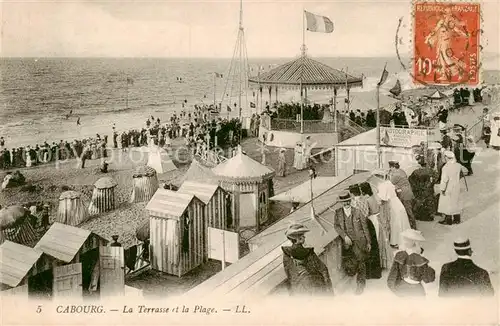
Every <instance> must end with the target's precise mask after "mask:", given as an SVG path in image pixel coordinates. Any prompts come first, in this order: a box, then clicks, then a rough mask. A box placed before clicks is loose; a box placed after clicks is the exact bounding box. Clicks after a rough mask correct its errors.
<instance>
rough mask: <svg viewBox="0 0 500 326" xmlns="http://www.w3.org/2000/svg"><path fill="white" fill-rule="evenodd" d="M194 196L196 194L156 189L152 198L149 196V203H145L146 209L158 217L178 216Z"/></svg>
mask: <svg viewBox="0 0 500 326" xmlns="http://www.w3.org/2000/svg"><path fill="white" fill-rule="evenodd" d="M195 198H196V196H194V195H192V194H185V193H180V192H178V191H172V190H165V189H158V190H157V191H156V192H155V194H154V196H153V198H151V200H150V201H149V203H148V204H147V205H146V210H147V211H149V213H150V214H154V215H155V216H159V217H166V218H169V217H175V218H179V217H181V216H182V214H184V212H185V211H186V209H187V208H188V206H189V204H190V203H191V201H193V200H194V199H195ZM196 199H197V198H196ZM197 200H199V199H197Z"/></svg>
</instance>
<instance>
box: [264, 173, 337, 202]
mask: <svg viewBox="0 0 500 326" xmlns="http://www.w3.org/2000/svg"><path fill="white" fill-rule="evenodd" d="M346 177H347V176H340V177H317V178H315V179H313V180H312V188H313V198H314V197H317V196H319V195H321V194H322V193H324V192H325V191H326V190H328V189H330V188H331V187H332V185H335V184H338V183H339V182H341V181H342V180H344V179H345V178H346ZM270 200H273V201H283V202H289V203H302V204H305V203H307V202H309V201H310V200H311V180H306V181H304V182H303V183H302V184H300V185H298V186H296V187H293V188H291V189H288V190H287V191H284V192H282V193H280V194H277V195H276V196H274V197H271V198H270Z"/></svg>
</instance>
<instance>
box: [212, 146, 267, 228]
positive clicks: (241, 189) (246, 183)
mask: <svg viewBox="0 0 500 326" xmlns="http://www.w3.org/2000/svg"><path fill="white" fill-rule="evenodd" d="M213 172H214V173H215V175H216V176H217V178H218V180H219V182H220V185H221V187H222V188H223V189H224V190H226V191H228V192H229V193H231V195H232V196H231V207H232V213H233V214H232V216H234V222H233V223H234V229H235V230H236V231H237V232H240V231H242V230H252V233H253V232H258V231H259V229H260V226H261V225H262V224H263V223H264V222H266V221H267V219H268V214H269V195H270V193H272V189H271V187H272V178H273V177H274V174H275V172H274V170H272V169H270V168H268V167H267V166H265V165H262V164H260V163H259V162H257V161H255V160H253V159H251V158H250V157H248V156H247V155H245V154H243V152H242V149H241V147H240V146H238V150H237V153H236V155H235V156H233V157H232V158H231V159H229V160H227V161H225V162H223V163H221V164H219V165H217V166H216V167H215V168H213Z"/></svg>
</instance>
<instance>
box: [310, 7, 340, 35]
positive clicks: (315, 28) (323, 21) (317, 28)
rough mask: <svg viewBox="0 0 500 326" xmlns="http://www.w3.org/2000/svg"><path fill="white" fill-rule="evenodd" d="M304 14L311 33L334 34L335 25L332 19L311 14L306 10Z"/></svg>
mask: <svg viewBox="0 0 500 326" xmlns="http://www.w3.org/2000/svg"><path fill="white" fill-rule="evenodd" d="M304 14H305V15H306V21H307V30H308V31H310V32H319V33H332V32H333V23H332V21H331V20H330V18H328V17H325V16H319V15H315V14H313V13H310V12H309V11H305V10H304Z"/></svg>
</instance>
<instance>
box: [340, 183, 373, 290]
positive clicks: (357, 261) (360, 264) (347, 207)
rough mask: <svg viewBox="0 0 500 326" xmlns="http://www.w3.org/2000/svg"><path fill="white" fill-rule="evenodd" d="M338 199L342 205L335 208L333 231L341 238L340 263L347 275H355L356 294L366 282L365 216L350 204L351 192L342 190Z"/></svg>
mask: <svg viewBox="0 0 500 326" xmlns="http://www.w3.org/2000/svg"><path fill="white" fill-rule="evenodd" d="M338 201H339V202H341V203H342V205H343V207H340V208H338V209H336V210H335V222H334V227H335V231H337V233H338V234H339V236H340V238H341V239H342V243H343V246H342V265H343V268H344V271H345V272H346V274H347V275H348V276H354V275H356V294H361V293H363V291H364V289H365V284H366V261H367V259H368V257H369V253H370V251H371V241H370V233H369V230H368V222H367V217H366V216H365V215H364V214H363V213H362V212H361V211H360V210H359V209H357V208H354V207H352V206H351V194H350V193H349V192H348V191H344V192H342V193H341V194H340V195H339V198H338Z"/></svg>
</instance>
